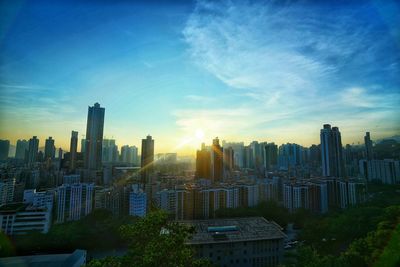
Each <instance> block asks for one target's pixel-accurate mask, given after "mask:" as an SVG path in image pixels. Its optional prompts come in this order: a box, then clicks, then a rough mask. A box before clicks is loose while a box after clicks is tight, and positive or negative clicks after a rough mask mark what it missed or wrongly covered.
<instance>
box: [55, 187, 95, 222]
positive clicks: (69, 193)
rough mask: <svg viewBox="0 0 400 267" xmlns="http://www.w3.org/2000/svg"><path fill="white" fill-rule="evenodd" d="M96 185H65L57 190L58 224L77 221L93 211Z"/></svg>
mask: <svg viewBox="0 0 400 267" xmlns="http://www.w3.org/2000/svg"><path fill="white" fill-rule="evenodd" d="M93 196H94V184H86V183H81V184H63V185H62V186H59V187H58V188H57V189H56V208H57V210H56V223H63V222H65V221H76V220H80V219H81V218H82V217H84V216H86V215H88V214H89V213H91V212H92V210H93Z"/></svg>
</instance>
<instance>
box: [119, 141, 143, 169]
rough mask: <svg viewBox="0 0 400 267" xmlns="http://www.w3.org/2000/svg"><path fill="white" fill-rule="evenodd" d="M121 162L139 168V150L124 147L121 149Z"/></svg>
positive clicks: (133, 147) (134, 147)
mask: <svg viewBox="0 0 400 267" xmlns="http://www.w3.org/2000/svg"><path fill="white" fill-rule="evenodd" d="M121 162H123V163H128V164H132V165H134V166H137V165H138V163H139V160H138V149H137V147H136V146H128V145H125V146H122V147H121Z"/></svg>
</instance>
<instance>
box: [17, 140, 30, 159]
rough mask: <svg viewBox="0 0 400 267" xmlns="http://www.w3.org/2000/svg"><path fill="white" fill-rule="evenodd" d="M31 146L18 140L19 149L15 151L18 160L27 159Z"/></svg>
mask: <svg viewBox="0 0 400 267" xmlns="http://www.w3.org/2000/svg"><path fill="white" fill-rule="evenodd" d="M28 148H29V144H28V141H26V140H18V141H17V147H16V150H15V158H16V159H25V155H26V153H28Z"/></svg>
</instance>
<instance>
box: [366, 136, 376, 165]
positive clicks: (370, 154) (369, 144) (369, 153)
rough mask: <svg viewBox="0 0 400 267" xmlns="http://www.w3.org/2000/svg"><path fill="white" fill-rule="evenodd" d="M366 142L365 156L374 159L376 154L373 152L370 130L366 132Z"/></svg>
mask: <svg viewBox="0 0 400 267" xmlns="http://www.w3.org/2000/svg"><path fill="white" fill-rule="evenodd" d="M364 143H365V157H366V158H367V160H372V159H373V157H374V156H373V152H372V141H371V136H370V135H369V132H366V133H365V136H364Z"/></svg>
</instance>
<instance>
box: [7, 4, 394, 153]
mask: <svg viewBox="0 0 400 267" xmlns="http://www.w3.org/2000/svg"><path fill="white" fill-rule="evenodd" d="M1 5H2V8H1V12H2V16H1V17H3V22H4V23H1V24H2V27H1V35H0V37H1V39H0V51H1V52H0V58H1V61H0V81H1V82H0V139H7V140H10V141H11V144H13V145H15V144H16V141H17V140H18V139H26V140H29V139H30V138H31V137H32V136H37V137H38V139H39V140H40V144H39V146H40V147H43V146H44V141H45V139H47V138H48V137H49V136H52V137H53V138H54V139H55V146H56V147H62V149H63V150H65V151H68V150H69V146H70V144H69V142H70V137H71V136H70V134H71V131H77V132H79V139H81V138H82V133H85V129H86V112H87V107H88V106H90V105H93V103H96V102H99V103H100V104H101V105H102V107H105V109H106V115H105V118H104V139H106V138H111V137H113V138H114V139H116V140H117V144H118V146H119V148H121V147H122V146H123V145H135V146H137V147H140V142H141V139H142V138H143V137H145V136H147V135H148V134H150V135H151V136H152V137H153V138H154V139H155V140H156V145H155V153H160V152H178V153H179V154H181V155H185V154H190V155H194V154H195V153H196V150H197V149H199V148H200V144H201V143H202V142H206V143H210V140H212V139H214V138H215V137H219V139H220V140H227V141H243V142H245V143H250V142H251V141H253V140H259V141H267V142H275V143H276V144H282V143H287V142H290V143H297V144H300V145H303V146H310V145H311V144H318V143H319V130H320V128H321V125H323V124H325V123H330V124H331V125H337V126H338V127H339V128H340V131H341V134H342V142H343V145H345V144H348V143H349V144H351V143H358V142H359V143H360V144H362V143H363V137H364V134H365V132H366V131H369V132H371V133H372V135H373V139H374V140H376V139H381V138H384V137H391V136H393V135H399V134H400V119H399V117H400V116H399V111H400V110H399V109H400V108H399V105H398V103H399V102H400V93H399V82H400V80H399V77H400V66H399V64H398V62H399V59H400V48H399V47H400V43H399V40H400V39H399V36H400V35H399V30H398V27H396V25H399V24H400V19H399V15H398V14H400V12H398V11H399V10H400V7H399V5H398V3H395V2H394V1H393V2H392V1H385V2H383V3H382V2H381V3H377V2H369V1H365V2H360V1H338V2H336V3H334V4H324V3H303V4H298V3H296V2H294V1H293V2H291V1H289V2H287V4H285V5H283V4H276V3H272V2H271V1H254V2H243V1H229V2H228V1H223V2H221V4H214V3H212V2H207V1H195V2H185V1H175V2H171V3H168V2H157V1H156V2H152V3H150V4H149V3H145V2H136V3H133V4H129V3H127V2H125V1H123V2H118V3H117V4H106V3H104V2H97V3H96V4H87V3H83V2H79V1H78V2H74V4H71V3H67V2H64V3H63V2H62V1H61V2H57V4H54V3H51V2H47V1H41V5H37V4H35V3H33V2H29V1H27V2H19V1H12V3H7V4H5V3H2V4H1ZM3 7H4V8H3ZM42 7H45V8H42ZM327 9H329V10H330V12H328V13H324V12H325V10H327ZM322 13H323V14H325V16H322V15H321V14H322ZM376 36H379V38H376ZM26 44H29V47H28V48H27V46H26ZM78 144H79V145H78V149H79V150H80V142H78Z"/></svg>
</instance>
